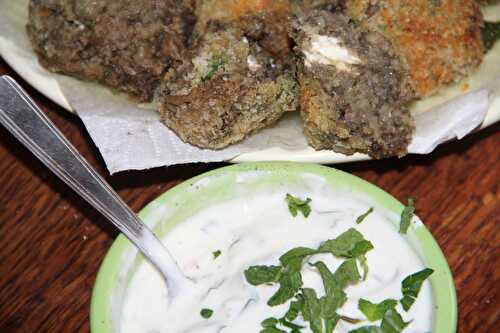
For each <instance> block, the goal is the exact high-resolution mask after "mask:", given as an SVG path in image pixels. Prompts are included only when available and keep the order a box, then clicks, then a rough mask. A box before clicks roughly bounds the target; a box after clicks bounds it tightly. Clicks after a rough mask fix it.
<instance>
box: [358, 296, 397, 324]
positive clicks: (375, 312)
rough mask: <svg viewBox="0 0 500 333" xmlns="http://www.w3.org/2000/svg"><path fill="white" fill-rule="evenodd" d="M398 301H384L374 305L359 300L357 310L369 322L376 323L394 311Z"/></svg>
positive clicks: (361, 299) (364, 300)
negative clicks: (390, 311) (389, 311)
mask: <svg viewBox="0 0 500 333" xmlns="http://www.w3.org/2000/svg"><path fill="white" fill-rule="evenodd" d="M397 304H398V301H396V300H394V299H386V300H385V301H383V302H381V303H378V304H374V303H372V302H370V301H368V300H366V299H363V298H360V299H359V302H358V308H359V310H360V311H361V312H363V314H364V315H365V316H366V318H367V319H368V320H369V321H377V320H380V319H382V318H383V317H384V315H385V313H386V312H387V311H388V310H390V309H394V308H395V307H396V305H397Z"/></svg>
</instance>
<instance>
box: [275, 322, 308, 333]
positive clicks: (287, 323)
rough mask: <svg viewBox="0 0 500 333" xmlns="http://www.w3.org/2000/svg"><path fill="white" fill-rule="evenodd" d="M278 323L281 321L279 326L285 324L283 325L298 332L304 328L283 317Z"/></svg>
mask: <svg viewBox="0 0 500 333" xmlns="http://www.w3.org/2000/svg"><path fill="white" fill-rule="evenodd" d="M280 323H281V326H285V327H288V328H291V329H292V332H296V331H298V332H300V329H302V328H304V326H300V325H297V324H294V323H292V322H290V321H287V320H285V319H281V320H280Z"/></svg>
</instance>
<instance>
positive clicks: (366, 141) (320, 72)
mask: <svg viewBox="0 0 500 333" xmlns="http://www.w3.org/2000/svg"><path fill="white" fill-rule="evenodd" d="M292 28H293V30H292V35H293V37H294V39H295V41H296V44H297V47H296V50H297V53H298V55H299V57H300V58H301V59H302V66H301V67H299V86H300V88H299V90H300V92H299V96H300V107H301V109H300V112H301V116H302V119H303V122H304V129H305V134H306V136H307V139H308V141H309V143H310V144H311V146H313V147H314V148H315V149H332V150H334V151H337V152H340V153H344V154H353V153H355V152H362V153H367V154H370V155H371V156H373V157H375V158H382V157H387V156H394V155H397V156H402V155H404V154H406V153H407V150H406V148H407V145H408V144H409V142H410V140H411V137H412V133H413V130H414V123H413V119H412V117H411V115H410V112H409V110H408V107H407V104H408V102H409V101H411V100H412V99H413V97H414V92H413V91H412V89H411V87H410V85H409V76H408V73H407V71H406V69H405V66H404V64H402V63H401V61H400V60H399V58H398V57H397V56H396V55H395V54H394V51H393V49H392V46H391V44H390V42H389V41H388V40H386V39H385V38H384V37H383V36H382V35H381V34H379V33H377V32H370V31H367V30H365V29H362V28H360V27H358V26H356V25H355V24H354V23H353V22H352V21H350V19H349V18H348V17H346V16H344V15H342V14H334V13H331V12H329V11H321V10H314V11H311V12H308V13H306V14H304V15H298V16H297V17H296V19H295V20H294V22H293V26H292Z"/></svg>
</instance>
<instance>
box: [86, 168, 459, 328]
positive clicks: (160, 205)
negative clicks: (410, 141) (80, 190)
mask: <svg viewBox="0 0 500 333" xmlns="http://www.w3.org/2000/svg"><path fill="white" fill-rule="evenodd" d="M311 179H313V180H314V182H316V181H317V182H318V183H320V184H324V185H325V186H328V187H329V188H331V189H342V190H347V191H349V192H353V193H356V194H357V195H359V196H361V197H362V198H366V199H367V200H369V201H370V202H371V203H373V205H374V206H375V207H381V208H384V209H387V210H388V211H389V212H393V213H395V214H398V215H399V214H401V211H402V210H403V208H404V206H403V205H402V204H401V203H400V202H398V201H397V200H396V199H395V198H394V197H392V196H391V195H389V194H388V193H386V192H384V191H383V190H381V189H379V188H378V187H376V186H374V185H372V184H370V183H368V182H366V181H364V180H362V179H360V178H357V177H355V176H353V175H350V174H348V173H345V172H342V171H338V170H335V169H332V168H328V167H323V166H319V165H313V164H305V163H291V162H260V163H243V164H237V165H232V166H229V167H225V168H220V169H216V170H214V171H211V172H208V173H205V174H202V175H200V176H197V177H195V178H192V179H190V180H187V181H185V182H183V183H182V184H180V185H177V186H176V187H174V188H172V189H170V190H169V191H168V192H166V193H165V194H163V195H161V196H160V197H159V198H157V199H156V200H154V201H153V202H151V203H150V204H149V205H147V206H146V207H145V208H144V209H143V210H142V211H141V212H140V213H139V216H140V217H141V219H142V220H143V221H144V222H145V223H146V224H148V225H149V226H150V227H151V228H153V230H154V231H155V233H156V234H157V235H158V236H159V237H160V238H161V237H163V236H165V235H166V234H167V233H168V232H169V231H170V230H172V228H173V227H174V226H175V225H177V224H179V223H182V222H183V221H186V220H187V219H188V218H189V217H190V216H192V215H194V214H196V213H197V212H199V211H201V210H203V209H206V208H209V207H212V206H213V205H216V204H220V203H223V202H225V201H227V200H232V199H234V198H237V197H246V196H252V195H255V194H256V193H262V191H265V193H269V191H270V190H272V191H274V190H275V191H288V190H289V189H290V188H294V189H300V188H301V187H304V189H306V188H308V187H307V186H313V185H311ZM314 184H315V183H314ZM314 186H315V185H314ZM186 207H189V209H186ZM396 216H397V215H396ZM394 224H395V226H394V227H395V228H398V222H397V221H394ZM406 237H407V239H408V242H409V244H410V246H411V247H412V248H413V250H414V251H415V252H416V253H417V254H418V255H419V257H420V259H421V260H422V262H423V264H424V265H425V266H426V267H429V268H432V269H434V271H435V272H434V274H432V275H431V277H430V282H431V287H432V290H433V298H434V299H433V300H434V307H435V312H434V313H433V317H434V324H433V330H432V332H439V333H455V332H456V324H457V303H456V293H455V287H454V284H453V278H452V275H451V272H450V269H449V267H448V264H447V262H446V259H445V257H444V255H443V253H442V251H441V250H440V248H439V246H438V244H437V243H436V241H435V240H434V238H433V237H432V235H431V234H430V232H429V231H428V230H427V229H426V228H425V226H424V225H423V224H422V223H412V225H411V227H410V230H409V232H408V234H407V236H406ZM142 260H143V259H142V257H141V256H138V252H137V250H136V249H135V248H134V247H133V245H132V244H131V243H130V242H129V241H128V240H127V239H126V238H125V237H124V236H123V235H120V236H119V237H118V238H117V240H116V241H115V242H114V243H113V245H112V247H111V249H110V250H109V252H108V254H107V255H106V257H105V259H104V262H103V264H102V266H101V268H100V270H99V273H98V275H97V280H96V284H95V286H94V290H93V294H92V304H91V316H90V319H91V331H92V332H93V333H112V332H114V327H115V326H114V323H116V322H119V320H120V319H119V318H120V313H121V310H120V305H118V304H121V302H122V297H123V296H124V293H125V290H126V286H127V283H128V281H130V279H131V277H132V275H133V273H134V272H135V271H136V269H137V266H138V264H139V263H140V262H142Z"/></svg>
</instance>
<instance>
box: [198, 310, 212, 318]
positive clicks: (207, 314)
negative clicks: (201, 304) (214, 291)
mask: <svg viewBox="0 0 500 333" xmlns="http://www.w3.org/2000/svg"><path fill="white" fill-rule="evenodd" d="M213 314H214V310H212V309H201V311H200V315H201V316H202V317H203V318H205V319H208V318H210V317H212V315H213Z"/></svg>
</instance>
